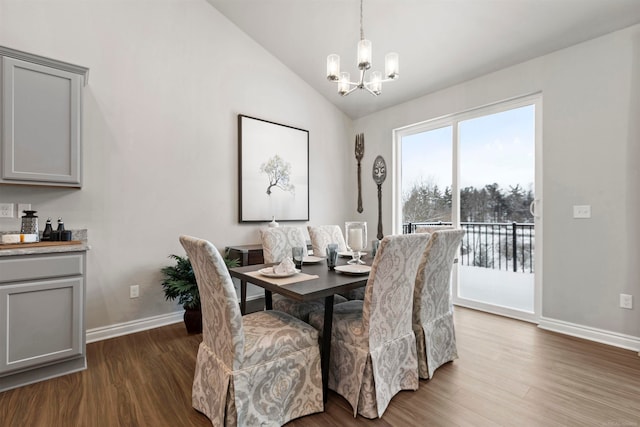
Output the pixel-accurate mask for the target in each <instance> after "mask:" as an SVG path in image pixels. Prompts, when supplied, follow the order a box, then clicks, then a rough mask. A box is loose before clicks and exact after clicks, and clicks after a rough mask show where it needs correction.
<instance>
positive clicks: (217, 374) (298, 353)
mask: <svg viewBox="0 0 640 427" xmlns="http://www.w3.org/2000/svg"><path fill="white" fill-rule="evenodd" d="M274 316H276V317H284V316H286V315H285V314H283V313H279V314H278V313H277V312H271V311H270V312H266V311H265V312H258V313H253V314H250V315H247V316H244V317H243V323H244V328H245V336H247V339H246V341H245V356H246V360H249V361H250V363H247V364H246V365H247V366H241V367H239V368H236V369H231V368H229V367H227V366H226V365H225V364H224V363H222V361H221V360H219V359H218V358H217V357H215V355H214V353H213V352H212V351H211V350H210V349H209V348H208V347H207V345H206V344H205V343H204V342H203V343H201V344H200V347H199V349H198V358H197V362H196V372H195V377H194V381H193V389H192V404H193V407H194V408H195V409H196V410H198V411H200V412H202V413H204V414H205V415H206V416H207V417H208V418H209V419H210V420H211V423H212V425H214V426H253V425H260V426H281V425H283V424H286V423H287V422H289V421H290V420H292V419H295V418H298V417H302V416H304V415H309V414H313V413H316V412H321V411H323V410H324V404H323V401H322V376H321V371H320V351H319V348H318V345H317V342H308V343H306V342H304V338H300V337H297V339H298V341H297V342H296V341H295V340H296V337H294V339H293V340H292V341H288V342H286V343H284V344H283V345H279V346H277V347H278V349H279V350H276V352H277V351H280V352H282V351H283V350H282V349H283V348H286V347H289V349H288V350H284V351H285V352H286V353H287V354H285V355H280V357H275V358H274V357H272V356H273V354H271V353H272V351H271V350H269V354H264V358H263V357H262V355H261V352H263V350H265V349H267V350H268V348H269V347H271V348H273V347H274V346H273V345H269V344H273V340H278V342H280V341H281V340H282V335H281V334H280V333H279V332H281V331H278V330H277V328H271V327H262V328H261V325H264V324H268V323H266V322H269V321H273V320H274V319H273V317H274ZM286 317H289V316H286ZM290 319H291V318H290ZM292 320H294V321H296V322H298V321H297V319H291V320H288V321H287V322H290V321H292ZM283 323H284V322H283ZM299 324H301V325H305V324H304V323H302V322H299ZM283 326H284V325H283ZM305 327H306V328H311V326H309V325H306V326H305ZM270 335H271V336H272V337H271V336H270ZM315 336H317V335H315ZM296 346H297V348H296Z"/></svg>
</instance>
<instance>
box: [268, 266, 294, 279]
mask: <svg viewBox="0 0 640 427" xmlns="http://www.w3.org/2000/svg"><path fill="white" fill-rule="evenodd" d="M258 273H260V274H262V275H263V276H267V277H291V276H293V275H294V274H298V273H300V270H298V269H296V270H295V271H293V272H290V273H276V272H274V271H273V267H266V268H261V269H260V270H258Z"/></svg>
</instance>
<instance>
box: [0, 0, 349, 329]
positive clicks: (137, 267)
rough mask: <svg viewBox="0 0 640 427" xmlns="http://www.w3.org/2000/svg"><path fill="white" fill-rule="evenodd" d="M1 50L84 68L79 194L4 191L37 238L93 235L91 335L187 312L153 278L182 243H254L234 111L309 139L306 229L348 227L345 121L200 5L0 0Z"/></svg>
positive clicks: (193, 0) (11, 223)
mask: <svg viewBox="0 0 640 427" xmlns="http://www.w3.org/2000/svg"><path fill="white" fill-rule="evenodd" d="M0 44H1V45H4V46H7V47H11V48H14V49H19V50H23V51H27V52H31V53H34V54H39V55H43V56H47V57H51V58H55V59H58V60H62V61H66V62H71V63H76V64H79V65H83V66H87V67H89V68H90V73H89V84H88V86H87V87H86V88H85V89H86V91H85V95H84V99H83V100H84V132H83V136H84V153H83V161H84V186H83V188H82V189H81V190H71V189H54V188H38V187H27V186H0V201H3V202H14V203H17V202H24V203H31V204H32V207H33V208H34V209H36V210H37V211H38V212H39V216H40V218H42V219H43V221H41V227H43V225H44V219H46V217H47V216H51V217H52V218H54V219H55V218H57V217H58V216H61V217H62V218H63V219H64V220H65V224H66V226H67V228H76V229H77V228H87V229H88V232H89V243H90V245H91V247H92V249H91V251H90V252H89V253H88V266H87V270H88V274H87V310H86V316H87V324H86V325H87V328H89V329H91V328H96V327H102V326H108V325H113V324H117V323H121V322H127V321H134V320H136V319H143V318H147V317H150V316H155V315H161V314H164V313H169V312H172V311H177V310H179V307H178V306H177V305H175V304H172V303H168V302H165V301H164V298H163V293H162V289H161V286H160V281H161V275H160V272H159V270H160V268H161V267H163V266H165V265H168V264H170V261H169V260H168V259H167V255H169V254H170V253H178V254H183V253H184V251H183V250H182V248H181V246H180V244H179V242H178V236H179V235H180V234H183V233H186V234H192V235H196V236H200V237H203V238H206V239H209V240H210V241H212V242H213V243H214V244H215V245H216V246H217V247H219V248H222V247H224V246H225V245H230V244H248V243H257V242H259V235H258V228H259V226H260V225H254V224H252V225H247V224H244V225H241V224H239V223H238V197H237V189H238V182H237V176H238V167H237V164H238V159H237V147H238V143H237V115H238V114H247V115H251V116H254V117H258V118H263V119H266V120H270V121H274V122H278V123H282V124H287V125H291V126H295V127H299V128H302V129H307V130H309V132H310V159H311V162H310V163H311V165H310V205H311V207H310V223H315V224H319V223H341V222H343V221H344V218H345V216H347V213H346V206H347V203H346V202H347V201H348V200H351V197H350V194H348V191H347V189H346V188H345V186H344V182H345V179H346V174H347V173H348V172H349V170H348V166H347V164H346V163H347V162H348V161H350V160H351V154H352V153H351V148H350V147H351V144H350V142H351V139H352V135H353V131H352V123H351V120H350V119H348V118H347V117H346V116H345V115H343V114H342V113H341V112H339V111H338V110H337V109H336V108H335V107H334V106H333V105H331V104H330V103H329V102H328V101H327V100H325V99H324V98H322V97H321V96H320V95H318V94H317V93H316V92H314V91H313V90H312V89H311V88H310V87H309V86H308V85H307V84H306V83H304V82H303V81H302V80H300V79H299V78H298V77H296V76H295V75H294V74H293V73H292V72H291V71H290V70H289V69H288V68H285V67H284V66H283V65H282V64H281V63H280V62H278V61H277V60H276V59H275V58H274V57H272V56H271V55H270V54H268V53H267V52H266V51H264V50H263V49H262V48H261V47H260V46H259V45H257V44H256V43H255V42H253V41H252V40H251V39H249V38H248V37H247V36H246V35H245V34H244V33H242V32H240V31H239V30H238V29H237V28H236V27H235V26H234V25H233V24H231V23H230V22H229V21H228V20H227V19H226V18H224V17H223V16H222V15H221V14H220V13H218V11H217V10H215V9H214V8H213V7H212V6H211V5H209V4H208V3H207V2H206V1H205V0H153V1H151V0H128V1H111V0H65V1H56V2H42V1H36V0H19V1H15V0H0ZM298 224H299V225H306V224H304V223H298ZM19 226H20V220H19V219H16V220H6V219H3V220H2V221H0V230H16V229H19ZM133 284H139V285H140V298H138V299H129V297H128V296H129V286H130V285H133Z"/></svg>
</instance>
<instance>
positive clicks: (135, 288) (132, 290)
mask: <svg viewBox="0 0 640 427" xmlns="http://www.w3.org/2000/svg"><path fill="white" fill-rule="evenodd" d="M139 296H140V285H131V286H129V298H138V297H139Z"/></svg>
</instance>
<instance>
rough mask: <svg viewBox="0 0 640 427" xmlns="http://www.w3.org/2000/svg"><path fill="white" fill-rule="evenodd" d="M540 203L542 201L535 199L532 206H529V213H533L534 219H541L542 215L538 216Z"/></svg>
mask: <svg viewBox="0 0 640 427" xmlns="http://www.w3.org/2000/svg"><path fill="white" fill-rule="evenodd" d="M539 201H540V199H533V201H532V202H531V204H530V205H529V212H531V215H532V216H533V217H534V218H540V215H537V214H536V210H537V209H536V206H537V205H538V202H539Z"/></svg>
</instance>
